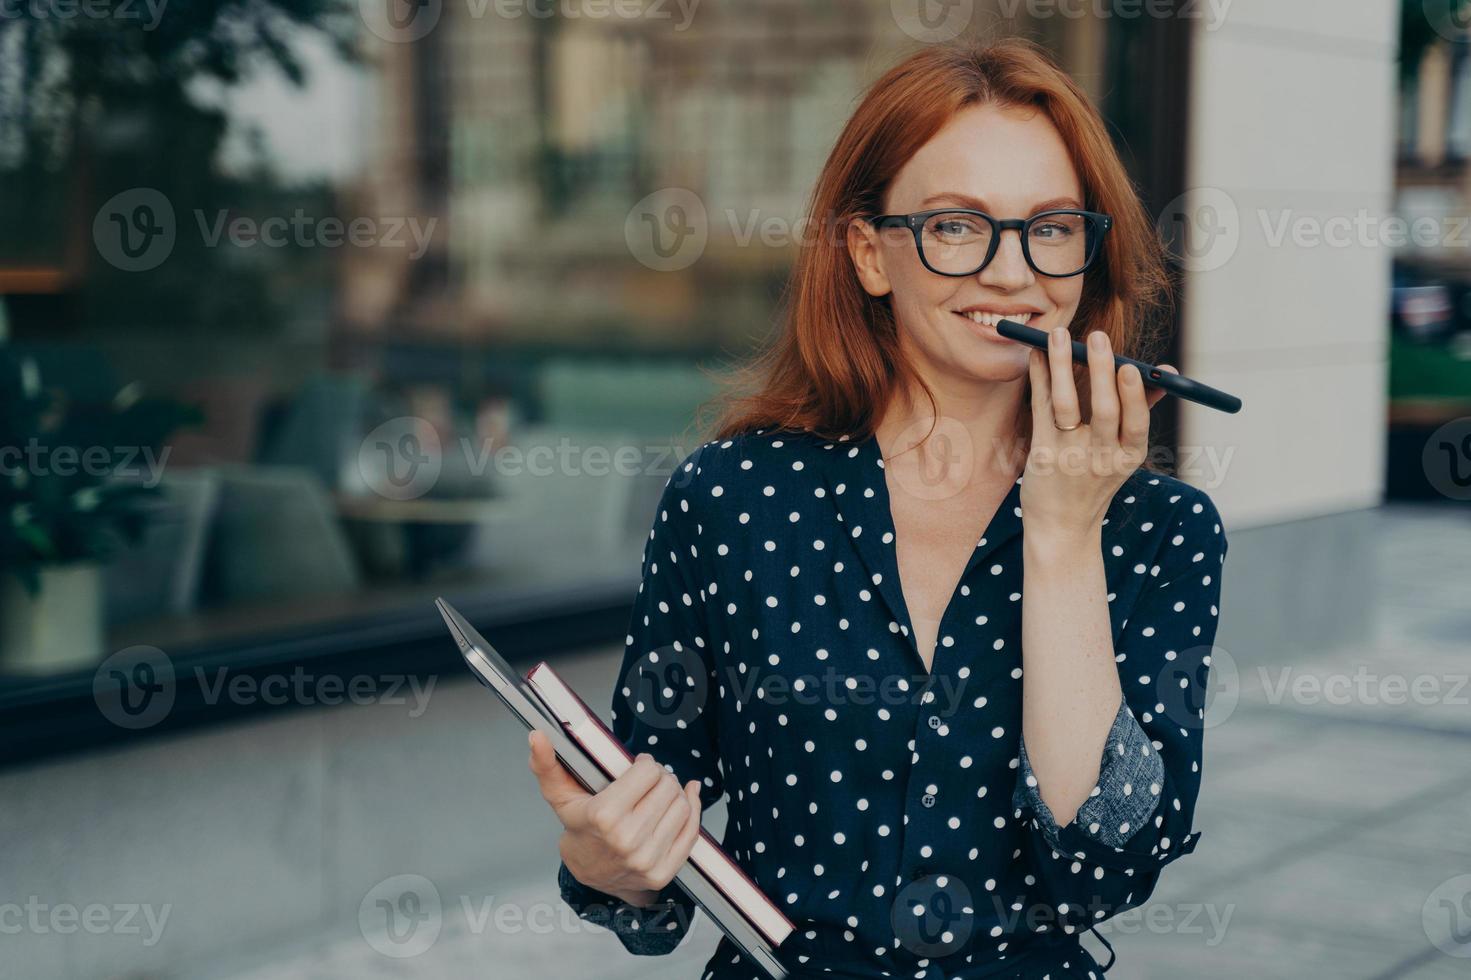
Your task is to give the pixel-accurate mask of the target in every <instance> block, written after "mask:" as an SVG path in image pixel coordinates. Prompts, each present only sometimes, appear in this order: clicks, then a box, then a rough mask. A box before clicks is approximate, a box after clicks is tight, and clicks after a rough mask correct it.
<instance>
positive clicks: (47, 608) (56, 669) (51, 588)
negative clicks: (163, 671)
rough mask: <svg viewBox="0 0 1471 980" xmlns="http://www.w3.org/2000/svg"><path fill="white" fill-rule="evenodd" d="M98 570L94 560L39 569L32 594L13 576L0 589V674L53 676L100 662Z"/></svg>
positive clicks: (100, 624) (100, 634)
mask: <svg viewBox="0 0 1471 980" xmlns="http://www.w3.org/2000/svg"><path fill="white" fill-rule="evenodd" d="M102 645H103V633H102V569H101V567H100V566H99V565H98V564H96V563H95V562H78V563H75V564H70V565H50V566H47V567H46V568H43V569H41V590H40V592H38V593H37V594H35V595H32V594H31V593H30V591H29V590H27V589H26V587H25V586H24V585H23V584H22V583H21V582H20V580H19V579H17V578H16V577H15V576H14V575H6V576H5V577H4V583H3V585H0V672H4V673H11V674H55V673H61V672H63V671H68V670H82V669H85V668H87V667H91V666H94V665H96V664H97V663H98V662H99V661H100V660H101V659H102Z"/></svg>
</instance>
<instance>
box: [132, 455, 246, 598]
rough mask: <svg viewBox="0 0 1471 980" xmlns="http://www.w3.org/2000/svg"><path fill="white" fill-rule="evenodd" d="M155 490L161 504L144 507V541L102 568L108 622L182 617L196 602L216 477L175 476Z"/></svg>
mask: <svg viewBox="0 0 1471 980" xmlns="http://www.w3.org/2000/svg"><path fill="white" fill-rule="evenodd" d="M159 486H160V487H161V489H162V491H163V499H161V500H158V501H155V502H152V503H150V504H149V522H148V526H147V529H146V530H145V531H144V534H143V539H142V540H141V541H140V542H139V543H138V544H137V545H136V546H134V547H131V548H128V549H127V550H125V551H123V552H121V553H120V554H119V555H118V556H117V557H116V558H115V559H114V560H113V561H112V562H111V563H110V564H109V565H108V566H107V568H106V572H105V581H106V601H107V618H108V621H109V622H114V623H121V622H127V621H128V620H132V619H145V618H149V617H153V616H163V615H167V614H181V613H186V612H189V611H190V610H191V609H193V608H194V607H195V605H196V604H197V603H198V601H199V585H200V578H201V575H202V573H203V569H204V555H205V547H206V545H207V544H208V541H209V534H210V527H211V524H212V523H213V521H214V516H215V511H216V508H217V506H218V504H219V496H220V475H219V473H218V472H216V471H215V470H213V469H211V468H208V467H200V468H198V469H190V470H174V471H170V472H168V473H166V474H165V475H164V477H163V479H162V480H161V481H160V483H159Z"/></svg>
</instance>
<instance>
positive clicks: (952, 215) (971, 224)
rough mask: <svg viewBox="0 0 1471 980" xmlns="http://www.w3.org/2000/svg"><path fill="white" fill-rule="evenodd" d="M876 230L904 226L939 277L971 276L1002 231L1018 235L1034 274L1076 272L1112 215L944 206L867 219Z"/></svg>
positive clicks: (1098, 247) (1098, 245) (1097, 247)
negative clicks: (996, 213)
mask: <svg viewBox="0 0 1471 980" xmlns="http://www.w3.org/2000/svg"><path fill="white" fill-rule="evenodd" d="M868 220H869V223H871V224H872V225H873V226H874V227H875V228H898V227H904V228H908V229H909V230H910V231H911V232H913V233H914V247H915V248H917V249H918V250H919V260H920V261H921V262H923V263H924V267H925V268H926V269H929V270H930V271H931V272H934V273H937V274H938V275H942V276H973V275H975V274H976V273H977V272H980V271H981V270H982V269H984V268H985V267H986V266H987V265H989V264H990V262H991V260H992V259H993V258H995V257H996V248H997V246H998V245H999V244H1000V242H1001V233H1002V232H1003V231H1006V230H1008V229H1015V230H1016V231H1017V232H1019V233H1020V234H1021V241H1022V255H1023V256H1024V257H1025V258H1026V260H1027V265H1029V266H1031V267H1032V270H1033V271H1034V272H1036V273H1037V274H1038V275H1043V276H1050V277H1052V278H1057V279H1064V278H1067V277H1068V276H1076V275H1081V274H1082V273H1083V272H1085V271H1086V270H1087V269H1088V267H1089V266H1090V265H1092V264H1093V260H1094V259H1096V258H1097V257H1098V254H1099V253H1100V252H1101V251H1102V245H1103V236H1104V235H1105V234H1106V233H1107V232H1108V230H1109V229H1110V228H1111V227H1113V218H1111V217H1109V216H1108V215H1106V214H1099V213H1098V212H1096V211H1074V210H1071V209H1066V210H1060V211H1043V212H1041V213H1040V214H1034V215H1032V216H1031V217H1030V218H1025V219H1023V218H1008V219H1005V220H1003V219H1001V218H993V217H991V216H990V215H989V214H987V213H986V212H984V211H971V210H968V209H964V208H946V209H944V210H940V211H916V212H915V213H914V214H881V215H878V216H876V217H873V218H869V219H868Z"/></svg>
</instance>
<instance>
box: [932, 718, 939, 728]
mask: <svg viewBox="0 0 1471 980" xmlns="http://www.w3.org/2000/svg"><path fill="white" fill-rule="evenodd" d="M930 727H931V728H939V727H940V716H939V715H930Z"/></svg>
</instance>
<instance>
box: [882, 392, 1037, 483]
mask: <svg viewBox="0 0 1471 980" xmlns="http://www.w3.org/2000/svg"><path fill="white" fill-rule="evenodd" d="M926 381H927V383H928V384H929V386H930V390H931V392H933V394H934V396H935V402H934V406H933V407H932V406H931V404H930V401H929V399H928V398H926V397H925V396H924V394H923V392H920V391H918V390H913V391H909V392H903V393H900V394H898V395H896V396H895V397H894V398H893V399H891V400H890V402H889V405H888V407H887V408H886V409H885V410H884V412H883V414H882V416H881V417H880V419H879V422H878V425H877V426H876V427H875V437H876V438H877V439H878V444H879V448H880V450H881V451H882V453H883V455H884V458H885V459H889V458H891V457H893V456H897V455H899V454H900V453H904V452H907V451H910V450H915V451H916V452H917V453H918V454H919V455H920V456H921V457H928V456H931V455H934V454H944V457H946V459H936V460H934V461H933V463H932V465H945V463H946V460H947V459H948V461H949V462H950V463H954V462H955V461H956V453H960V454H963V455H968V456H969V457H970V459H971V460H972V462H971V464H970V465H969V467H968V471H969V473H970V478H969V480H968V481H967V482H972V481H983V480H987V479H993V478H996V477H998V476H1003V475H1005V476H1009V477H1010V478H1013V479H1014V478H1015V477H1016V476H1017V475H1018V474H1019V473H1021V470H1022V467H1023V465H1024V464H1025V462H1026V443H1025V439H1023V438H1022V435H1021V433H1020V432H1019V429H1018V423H1019V422H1021V421H1022V419H1021V418H1020V415H1019V413H1021V412H1022V411H1024V410H1025V406H1024V404H1023V398H1022V395H1023V391H1024V385H1025V381H1026V379H1025V378H1018V379H1016V380H1015V381H993V382H980V383H976V382H973V381H972V382H970V383H967V384H958V383H956V382H954V381H951V382H949V383H947V382H946V381H943V380H937V379H926ZM932 425H933V427H934V431H933V434H930V433H931V426H932ZM927 434H928V436H929V437H928V439H926V436H927Z"/></svg>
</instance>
